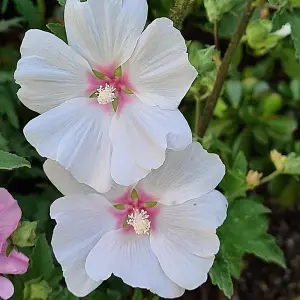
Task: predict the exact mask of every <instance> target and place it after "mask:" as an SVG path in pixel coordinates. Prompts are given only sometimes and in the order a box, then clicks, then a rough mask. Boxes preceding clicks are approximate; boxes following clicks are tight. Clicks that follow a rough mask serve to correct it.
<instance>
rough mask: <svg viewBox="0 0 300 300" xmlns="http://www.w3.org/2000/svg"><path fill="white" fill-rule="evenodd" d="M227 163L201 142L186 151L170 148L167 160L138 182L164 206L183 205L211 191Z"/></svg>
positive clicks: (221, 175)
mask: <svg viewBox="0 0 300 300" xmlns="http://www.w3.org/2000/svg"><path fill="white" fill-rule="evenodd" d="M224 174H225V166H224V165H223V163H222V161H221V159H220V158H219V156H218V155H216V154H211V153H208V152H207V151H205V150H204V149H203V148H202V146H201V145H200V144H199V143H193V144H191V145H189V146H188V147H187V148H186V149H185V150H183V151H171V150H168V151H167V154H166V161H165V163H164V164H163V165H162V166H161V167H160V168H159V169H158V170H154V171H153V172H151V173H150V174H149V175H148V176H147V177H146V178H145V179H143V180H142V181H141V182H140V183H139V185H140V186H141V187H142V189H143V190H144V191H145V192H148V193H149V194H152V195H155V196H157V198H159V200H158V201H159V202H161V203H163V204H165V205H174V204H180V203H183V202H185V201H188V200H191V199H194V198H197V197H200V196H202V195H204V194H206V193H208V192H210V191H212V190H213V189H214V188H215V187H216V186H217V185H218V184H219V183H220V181H221V180H222V178H223V176H224Z"/></svg>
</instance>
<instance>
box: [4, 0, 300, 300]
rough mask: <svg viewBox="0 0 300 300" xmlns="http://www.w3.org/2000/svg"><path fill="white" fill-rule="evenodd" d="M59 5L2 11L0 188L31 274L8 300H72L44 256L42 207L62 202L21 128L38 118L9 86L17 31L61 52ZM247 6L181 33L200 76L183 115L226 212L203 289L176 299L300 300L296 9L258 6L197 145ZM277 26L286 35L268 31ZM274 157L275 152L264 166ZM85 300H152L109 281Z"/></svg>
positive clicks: (222, 10) (155, 8)
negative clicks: (14, 213)
mask: <svg viewBox="0 0 300 300" xmlns="http://www.w3.org/2000/svg"><path fill="white" fill-rule="evenodd" d="M64 2H65V1H64V0H57V1H56V0H0V13H1V17H0V168H1V169H2V170H1V171H0V181H1V182H0V186H1V187H5V188H7V189H8V190H9V191H10V192H11V193H12V194H13V195H14V197H15V198H16V199H17V200H18V202H19V204H20V206H21V208H22V210H23V222H22V223H21V224H20V227H19V229H18V231H17V232H16V233H15V235H14V236H13V237H12V242H13V243H14V244H15V245H16V246H18V247H20V249H21V250H22V251H23V252H24V253H25V254H27V255H29V256H30V258H31V266H30V269H29V271H28V273H27V274H25V275H21V276H18V277H12V278H11V279H12V281H13V282H14V285H15V294H14V296H13V298H12V299H13V300H45V299H53V300H54V299H59V300H69V299H70V300H71V299H77V298H76V297H74V296H73V295H71V294H70V293H69V292H68V291H67V289H66V288H65V284H64V281H63V278H62V272H61V269H60V266H59V265H58V264H57V262H56V261H55V259H54V257H53V253H52V250H51V247H50V241H51V234H52V230H53V227H54V223H53V221H51V220H50V218H49V207H50V205H51V203H52V202H53V201H54V200H55V199H56V198H58V197H59V196H60V194H59V192H58V191H57V190H56V189H55V188H54V187H53V186H52V185H51V184H50V182H49V181H48V180H47V178H46V177H45V175H44V173H43V170H42V164H43V161H44V159H42V158H41V157H40V156H39V155H38V154H37V153H36V151H35V150H34V149H33V148H32V147H31V146H30V145H29V144H28V143H27V142H26V140H25V138H24V136H23V133H22V129H23V127H24V126H25V124H26V123H27V122H28V121H29V120H31V119H32V118H33V117H35V116H36V114H35V113H34V112H31V111H30V110H28V109H27V108H26V107H24V106H23V105H22V104H21V103H20V101H19V100H18V98H17V96H16V92H17V90H18V86H16V84H15V83H14V79H13V73H14V70H15V68H16V63H17V61H18V59H19V57H20V53H19V47H20V44H21V41H22V38H23V36H24V33H25V31H26V30H28V29H30V28H39V29H42V30H47V31H51V32H53V33H54V34H56V35H57V36H58V37H60V38H61V39H63V40H65V41H66V40H67V39H66V34H65V29H64V26H63V6H64ZM203 2H204V3H203ZM148 4H149V7H150V10H149V11H150V14H149V22H150V21H151V20H153V19H154V18H158V17H162V16H168V15H169V12H170V10H171V8H172V7H173V1H172V0H148ZM244 6H245V1H244V0H204V1H202V0H194V2H193V5H192V6H191V8H190V10H189V11H188V12H187V18H186V19H185V21H184V24H183V28H182V33H183V35H184V37H185V38H186V41H187V46H188V51H189V57H190V61H191V63H192V64H193V65H194V66H195V68H196V69H197V70H198V72H199V76H198V78H197V79H196V81H195V82H194V84H193V86H192V88H191V89H190V91H189V93H188V94H187V96H186V98H185V99H184V100H183V102H182V104H181V107H180V109H181V111H182V112H183V113H184V115H185V117H186V118H187V119H188V121H189V124H190V126H191V128H192V129H193V131H194V133H195V134H194V139H195V140H199V141H200V142H201V143H202V144H203V146H204V147H205V148H206V149H207V150H208V151H210V152H216V153H218V154H219V155H220V156H221V158H222V160H223V162H224V163H225V164H226V166H227V174H226V176H225V178H224V180H223V182H222V183H221V185H220V189H221V190H222V192H224V193H225V195H226V196H227V197H228V200H229V202H230V206H229V212H228V218H227V220H226V222H225V224H224V225H223V226H222V227H221V228H220V230H219V237H220V239H221V250H220V253H219V254H218V256H217V258H216V262H215V264H214V267H213V268H212V270H211V272H210V279H209V281H208V283H206V284H205V285H204V286H203V287H200V288H199V289H198V290H196V291H194V292H187V293H186V294H185V295H184V296H183V298H185V299H203V300H207V299H223V298H225V297H226V296H227V297H232V295H233V294H234V296H233V297H234V299H242V300H247V299H253V297H258V299H274V300H284V299H286V300H297V299H299V297H300V285H299V282H300V257H299V256H300V254H299V247H300V230H299V229H300V226H299V225H298V222H297V220H299V217H300V210H299V194H300V182H299V175H300V131H299V128H298V127H299V126H298V124H299V117H300V61H299V58H300V1H299V0H269V1H257V8H256V10H255V12H254V14H253V17H252V19H251V22H250V23H249V24H248V26H247V29H246V32H245V35H244V37H243V38H242V42H241V44H240V45H239V47H238V48H237V50H236V52H235V55H234V58H233V61H232V64H231V66H230V70H229V73H228V76H227V79H226V82H225V84H224V86H223V89H222V93H221V96H220V98H219V100H218V103H217V106H216V109H215V111H214V116H213V120H212V122H211V123H210V126H209V128H208V131H207V132H206V135H205V136H204V137H203V138H200V137H199V136H197V128H198V125H199V120H198V117H199V114H201V111H202V110H203V107H204V101H205V99H206V97H207V96H208V95H209V94H210V93H211V91H212V89H213V85H214V82H215V79H216V74H217V70H218V67H219V66H220V63H221V60H222V57H223V55H224V52H225V51H226V49H227V47H228V43H229V39H230V38H231V36H232V34H233V32H234V30H235V29H236V27H237V24H238V22H239V18H240V15H241V13H242V11H243V10H244ZM286 23H289V24H290V26H291V34H289V33H288V34H287V33H282V32H281V33H280V32H278V31H277V30H280V29H281V28H282V26H283V25H285V24H286ZM41 42H42V41H41ZM53 51H55V49H53ZM37 67H38V66H37ZM274 149H276V150H277V151H278V152H273V154H272V155H271V154H270V153H271V151H272V150H274ZM8 152H10V153H13V154H14V155H11V154H8ZM280 153H282V154H283V155H281V154H280ZM16 155H17V156H16ZM12 169H13V170H12ZM249 171H250V172H249ZM270 233H272V234H273V235H275V237H276V240H277V243H278V244H279V246H280V247H281V248H282V250H283V252H284V254H283V252H281V250H280V249H279V248H278V247H277V246H276V242H275V239H274V237H273V236H272V235H271V234H270ZM247 253H248V254H254V255H256V256H258V257H259V258H260V259H262V260H264V261H268V262H271V263H276V264H277V265H279V266H280V267H277V266H275V265H273V264H267V263H264V262H262V261H261V260H257V259H256V258H253V257H252V256H251V257H250V256H248V255H246V256H245V254H247ZM284 256H285V257H286V260H285V258H284ZM284 268H285V269H284ZM232 278H234V279H233V281H232ZM215 285H217V286H218V287H219V288H220V290H221V291H220V290H219V289H218V288H217V287H216V286H215ZM234 290H235V292H234ZM84 299H90V300H92V299H95V300H96V299H99V300H100V299H108V300H119V299H134V300H141V299H153V300H154V299H158V298H157V297H156V296H154V295H151V294H150V293H149V292H147V291H141V290H139V289H136V290H133V289H132V288H130V287H128V286H126V285H125V284H124V283H122V281H121V280H120V279H118V278H115V277H113V278H111V279H110V280H108V281H107V282H105V284H103V285H101V287H100V288H99V289H98V290H97V291H95V292H93V293H92V294H91V295H89V296H87V297H85V298H84Z"/></svg>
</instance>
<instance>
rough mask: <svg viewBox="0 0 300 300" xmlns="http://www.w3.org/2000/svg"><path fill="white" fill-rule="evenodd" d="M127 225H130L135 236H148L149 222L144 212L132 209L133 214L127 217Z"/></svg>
mask: <svg viewBox="0 0 300 300" xmlns="http://www.w3.org/2000/svg"><path fill="white" fill-rule="evenodd" d="M127 224H128V225H131V226H132V227H133V229H134V231H135V232H136V234H149V233H150V227H151V221H150V220H149V215H148V213H147V212H146V211H145V210H141V211H140V210H138V209H133V213H131V214H130V215H128V220H127Z"/></svg>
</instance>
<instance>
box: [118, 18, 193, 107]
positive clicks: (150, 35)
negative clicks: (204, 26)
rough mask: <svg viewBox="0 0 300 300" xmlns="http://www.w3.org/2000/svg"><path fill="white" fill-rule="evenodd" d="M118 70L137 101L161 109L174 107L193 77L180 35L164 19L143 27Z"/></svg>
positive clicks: (171, 24)
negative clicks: (125, 74)
mask: <svg viewBox="0 0 300 300" xmlns="http://www.w3.org/2000/svg"><path fill="white" fill-rule="evenodd" d="M122 69H123V71H124V72H126V73H127V74H128V76H129V81H130V82H131V84H132V85H133V87H134V88H135V90H134V93H135V94H136V95H137V96H138V97H139V99H140V100H141V101H143V102H144V103H145V104H148V105H152V106H154V105H158V106H159V107H161V108H164V109H174V108H177V107H178V105H179V103H180V101H181V100H182V98H183V97H184V96H185V94H186V93H187V91H188V89H189V88H190V86H191V85H192V83H193V81H194V80H195V78H196V76H197V71H196V70H195V69H194V67H193V66H192V65H191V64H190V63H189V60H188V54H187V49H186V46H185V41H184V38H183V37H182V35H181V33H180V31H179V30H177V29H176V28H174V27H173V23H172V22H171V20H169V19H167V18H161V19H156V20H155V21H154V22H152V23H151V24H150V25H149V26H148V27H147V28H146V30H145V31H144V32H143V34H142V36H141V38H140V39H139V41H138V44H137V47H136V49H135V50H134V53H133V55H132V56H131V58H130V59H129V60H128V61H127V62H126V63H125V65H124V66H122Z"/></svg>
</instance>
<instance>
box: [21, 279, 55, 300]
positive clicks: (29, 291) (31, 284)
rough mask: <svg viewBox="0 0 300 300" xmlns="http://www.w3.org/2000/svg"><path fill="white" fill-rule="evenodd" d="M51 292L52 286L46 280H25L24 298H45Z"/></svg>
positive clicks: (27, 299) (39, 299)
mask: <svg viewBox="0 0 300 300" xmlns="http://www.w3.org/2000/svg"><path fill="white" fill-rule="evenodd" d="M51 292H52V288H51V287H50V286H49V284H48V283H47V281H45V280H42V281H39V282H36V280H32V281H28V282H25V289H24V300H47V299H48V297H49V295H50V294H51Z"/></svg>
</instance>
